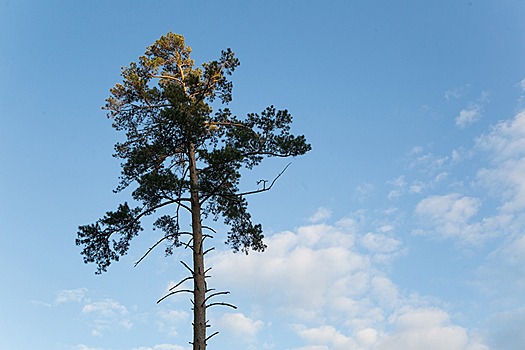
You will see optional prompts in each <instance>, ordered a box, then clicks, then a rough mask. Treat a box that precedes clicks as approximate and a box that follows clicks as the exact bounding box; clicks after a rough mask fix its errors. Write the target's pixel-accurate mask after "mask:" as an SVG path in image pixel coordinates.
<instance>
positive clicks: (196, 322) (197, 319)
mask: <svg viewBox="0 0 525 350" xmlns="http://www.w3.org/2000/svg"><path fill="white" fill-rule="evenodd" d="M189 160H190V161H189V166H190V181H191V225H192V233H193V245H192V249H193V301H194V305H193V350H205V349H206V304H205V303H206V301H205V298H206V281H205V277H204V249H203V237H202V223H201V206H200V202H199V188H198V185H199V183H198V174H197V164H196V156H195V146H194V145H193V143H192V144H190V149H189Z"/></svg>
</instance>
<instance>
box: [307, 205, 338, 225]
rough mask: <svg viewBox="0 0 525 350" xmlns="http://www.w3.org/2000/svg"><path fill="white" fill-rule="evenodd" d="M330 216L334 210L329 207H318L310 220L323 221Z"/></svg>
mask: <svg viewBox="0 0 525 350" xmlns="http://www.w3.org/2000/svg"><path fill="white" fill-rule="evenodd" d="M330 216H332V212H331V211H330V210H329V209H327V208H324V207H321V208H319V209H317V211H316V212H315V213H314V214H313V215H312V216H311V217H310V218H308V221H310V222H313V223H316V222H321V221H324V220H326V219H328V218H330Z"/></svg>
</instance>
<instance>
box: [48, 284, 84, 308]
mask: <svg viewBox="0 0 525 350" xmlns="http://www.w3.org/2000/svg"><path fill="white" fill-rule="evenodd" d="M86 292H87V289H86V288H77V289H64V290H61V291H60V292H58V294H57V296H56V298H55V300H54V304H55V305H58V304H63V303H73V302H74V303H80V302H82V301H84V299H85V295H86Z"/></svg>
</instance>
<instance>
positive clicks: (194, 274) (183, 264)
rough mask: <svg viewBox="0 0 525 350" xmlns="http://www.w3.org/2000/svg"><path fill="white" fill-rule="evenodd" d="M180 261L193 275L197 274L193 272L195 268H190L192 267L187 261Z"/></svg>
mask: <svg viewBox="0 0 525 350" xmlns="http://www.w3.org/2000/svg"><path fill="white" fill-rule="evenodd" d="M180 263H181V264H182V265H184V267H185V268H187V269H188V271H190V273H191V275H192V276H194V275H195V272H193V270H192V269H190V267H189V266H188V265H186V263H185V262H184V261H182V260H181V261H180Z"/></svg>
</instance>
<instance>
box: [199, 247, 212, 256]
mask: <svg viewBox="0 0 525 350" xmlns="http://www.w3.org/2000/svg"><path fill="white" fill-rule="evenodd" d="M212 250H215V247H211V248H208V249H206V250H205V251H204V253H202V254H203V255H206V253H209V252H211V251H212Z"/></svg>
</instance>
